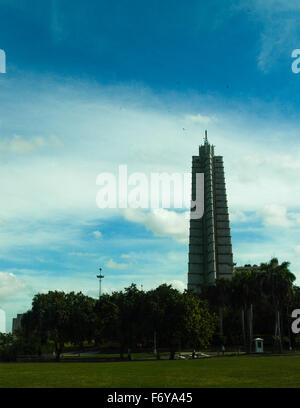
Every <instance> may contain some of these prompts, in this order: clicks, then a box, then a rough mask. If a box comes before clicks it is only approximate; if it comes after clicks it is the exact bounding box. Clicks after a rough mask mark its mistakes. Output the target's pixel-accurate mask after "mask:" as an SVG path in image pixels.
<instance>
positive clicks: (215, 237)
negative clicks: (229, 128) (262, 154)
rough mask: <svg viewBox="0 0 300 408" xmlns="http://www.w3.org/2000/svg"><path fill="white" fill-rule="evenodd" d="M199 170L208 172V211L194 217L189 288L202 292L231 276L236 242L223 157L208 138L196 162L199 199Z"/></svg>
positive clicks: (193, 188)
mask: <svg viewBox="0 0 300 408" xmlns="http://www.w3.org/2000/svg"><path fill="white" fill-rule="evenodd" d="M196 173H204V214H203V217H201V218H200V219H192V217H191V220H190V240H189V269H188V289H194V290H195V291H196V292H198V293H199V292H200V291H201V286H202V285H203V284H211V285H213V284H214V283H215V280H216V279H217V278H229V279H230V278H231V277H232V273H233V257H232V245H231V235H230V225H229V214H228V206H227V197H226V187H225V176H224V167H223V157H222V156H215V155H214V146H213V145H211V144H209V142H208V140H207V131H205V139H204V144H203V145H202V146H200V147H199V156H193V162H192V199H193V200H195V199H196V192H195V189H196Z"/></svg>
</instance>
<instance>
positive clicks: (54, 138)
mask: <svg viewBox="0 0 300 408" xmlns="http://www.w3.org/2000/svg"><path fill="white" fill-rule="evenodd" d="M299 17H300V3H299V2H295V1H283V0H282V1H281V0H277V1H275V0H265V1H258V0H248V1H226V2H224V1H223V0H211V1H209V2H207V1H193V0H191V1H189V2H188V4H187V2H179V1H174V0H173V1H169V0H165V1H163V2H162V1H155V0H151V2H150V1H144V0H142V1H141V0H140V1H134V0H126V1H125V0H122V1H121V0H120V1H93V0H89V1H87V2H85V3H83V2H81V1H78V0H73V1H72V6H70V1H69V0H68V1H67V0H44V1H43V2H39V1H35V0H26V1H25V0H24V1H21V0H19V1H17V0H1V2H0V27H1V30H0V49H3V50H5V52H6V57H7V73H6V74H0V89H1V102H0V172H1V178H0V188H1V192H2V194H1V204H0V244H1V245H0V307H2V308H3V309H5V310H6V312H7V316H8V325H7V327H8V329H10V325H11V320H10V319H11V317H12V316H13V315H15V314H16V313H20V312H23V311H24V310H27V309H28V308H29V307H30V303H31V299H32V296H33V294H34V293H36V292H39V291H47V290H49V289H61V290H66V291H70V290H75V291H79V290H82V291H83V292H84V293H86V294H89V295H91V296H95V297H96V296H97V293H98V285H97V281H96V277H95V276H96V274H97V269H98V268H99V267H100V266H101V267H103V273H104V275H105V278H104V281H103V288H104V290H105V291H112V290H115V289H122V288H123V287H125V286H128V285H130V283H131V282H135V283H137V284H138V285H143V287H144V288H145V289H150V288H152V287H155V286H157V285H158V284H160V283H163V282H168V283H173V284H174V286H176V287H178V288H180V289H182V288H184V287H185V285H186V281H187V240H186V238H187V231H188V228H187V223H186V221H184V219H183V214H181V215H178V214H177V215H176V214H175V215H174V212H173V211H172V210H164V211H161V212H151V211H149V212H141V210H136V211H133V212H128V211H119V210H100V209H99V208H97V206H96V201H95V197H96V194H97V190H98V187H97V186H96V177H97V175H98V174H99V173H101V172H104V171H111V172H116V171H117V169H118V165H119V164H127V165H128V168H129V171H131V172H135V171H140V172H145V173H147V174H148V173H150V172H153V171H155V172H160V171H167V172H170V173H173V172H175V171H178V172H188V171H189V170H190V166H191V156H192V155H194V154H196V153H197V149H198V145H199V144H201V143H202V140H203V134H204V130H205V129H208V134H209V140H210V141H211V142H212V143H213V144H214V145H215V146H216V153H217V154H219V155H223V156H224V164H225V171H226V178H227V193H228V201H229V205H230V218H231V224H232V242H233V252H234V259H235V262H237V263H238V264H245V263H259V262H262V261H266V260H268V259H270V258H271V257H272V256H277V257H278V258H279V260H280V261H284V260H289V261H291V269H292V271H293V272H294V273H295V274H296V275H297V276H298V282H299V276H300V275H299V274H300V261H299V255H300V243H299V227H300V205H299V202H300V201H299V200H300V189H299V187H300V186H299V184H300V183H299V170H300V159H299V157H300V156H299V152H300V141H299V117H300V116H299V110H300V109H299V108H300V99H299V98H300V92H299V87H300V74H294V73H293V72H292V70H291V65H292V62H293V60H292V58H291V53H292V51H293V50H294V49H297V48H300V40H299V38H300V28H299V25H298V24H297V21H299ZM183 129H184V130H183Z"/></svg>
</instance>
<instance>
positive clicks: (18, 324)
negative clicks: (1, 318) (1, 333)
mask: <svg viewBox="0 0 300 408" xmlns="http://www.w3.org/2000/svg"><path fill="white" fill-rule="evenodd" d="M22 317H23V314H22V313H20V314H17V317H14V318H13V321H12V334H14V333H15V332H16V330H19V329H21V327H22V326H21V321H22Z"/></svg>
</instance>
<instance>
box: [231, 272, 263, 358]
mask: <svg viewBox="0 0 300 408" xmlns="http://www.w3.org/2000/svg"><path fill="white" fill-rule="evenodd" d="M232 287H233V304H236V305H237V306H238V307H240V308H241V322H242V333H243V340H244V346H245V350H247V351H248V352H251V350H252V340H253V339H252V337H253V304H254V303H255V302H256V300H257V299H258V297H260V296H261V289H260V288H261V275H260V273H259V272H257V271H256V270H255V269H253V270H246V271H241V272H238V273H235V274H234V276H233V278H232ZM245 312H247V318H245ZM246 321H247V322H248V333H247V332H246Z"/></svg>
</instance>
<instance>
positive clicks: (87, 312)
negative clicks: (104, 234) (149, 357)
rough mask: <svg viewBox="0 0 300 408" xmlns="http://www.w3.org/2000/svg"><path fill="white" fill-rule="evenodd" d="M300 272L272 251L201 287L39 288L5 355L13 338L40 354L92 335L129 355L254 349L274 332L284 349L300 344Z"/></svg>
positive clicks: (91, 339)
mask: <svg viewBox="0 0 300 408" xmlns="http://www.w3.org/2000/svg"><path fill="white" fill-rule="evenodd" d="M295 279H296V278H295V275H293V273H291V271H290V269H289V263H288V262H283V263H281V264H280V263H279V262H278V259H277V258H273V259H271V260H270V261H269V262H267V263H262V264H260V266H259V267H251V266H248V268H244V270H243V269H242V270H240V271H239V272H237V271H236V272H235V273H234V275H233V277H232V279H230V280H229V279H226V280H225V279H217V281H216V284H215V285H213V286H211V285H203V287H202V291H201V293H200V294H196V293H194V292H193V291H187V290H185V291H184V292H183V293H181V292H180V291H178V290H177V289H175V288H173V287H172V286H171V285H167V284H163V285H160V286H159V287H157V288H156V289H153V290H150V291H143V290H139V289H138V288H137V286H136V285H135V284H132V285H131V286H129V287H128V288H125V289H124V290H122V291H115V292H113V293H111V294H103V295H102V296H101V298H100V299H94V298H92V297H89V296H86V295H84V294H82V293H81V292H79V293H74V292H71V293H65V292H62V291H49V292H48V293H46V294H41V293H39V294H36V295H35V296H34V298H33V301H32V307H31V309H30V310H29V311H27V312H26V313H25V314H24V315H23V317H22V329H21V330H20V331H19V332H18V333H17V336H9V335H8V336H6V337H5V336H2V339H0V357H1V347H2V350H3V347H4V346H5V344H6V346H7V347H6V348H7V350H9V353H10V354H11V345H12V344H14V345H15V347H16V348H17V350H19V352H22V353H24V354H36V353H37V354H41V353H42V350H43V349H45V346H46V345H48V346H49V344H50V345H51V347H53V348H54V351H55V356H56V359H57V360H59V359H60V356H61V354H62V353H63V351H64V347H65V345H66V344H72V345H74V346H75V347H78V348H82V347H83V345H84V344H86V343H90V344H94V345H96V346H99V347H101V346H103V344H114V345H115V346H116V347H118V348H119V352H120V357H121V358H124V355H125V353H127V355H128V356H129V358H130V352H129V351H130V350H133V349H136V347H137V345H140V346H142V347H143V348H144V349H145V348H148V349H152V350H154V349H155V350H156V356H157V358H160V350H161V349H164V350H166V349H167V350H168V351H169V353H170V359H174V356H175V352H176V351H179V350H183V349H184V348H191V349H203V348H206V347H208V346H215V347H218V348H219V349H220V347H221V345H225V346H227V345H228V346H235V347H239V346H241V347H242V348H243V349H244V350H245V351H247V352H251V351H253V350H252V348H253V338H254V336H260V337H263V338H264V339H265V340H266V341H265V343H267V338H269V340H268V342H269V343H270V344H271V346H272V347H273V350H278V351H280V352H282V351H283V348H284V346H286V347H294V346H295V336H294V335H293V333H291V312H292V310H294V309H297V308H299V307H300V288H299V287H297V286H296V285H294V282H295ZM1 343H2V346H1ZM16 344H17V346H16ZM9 353H8V354H9Z"/></svg>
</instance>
